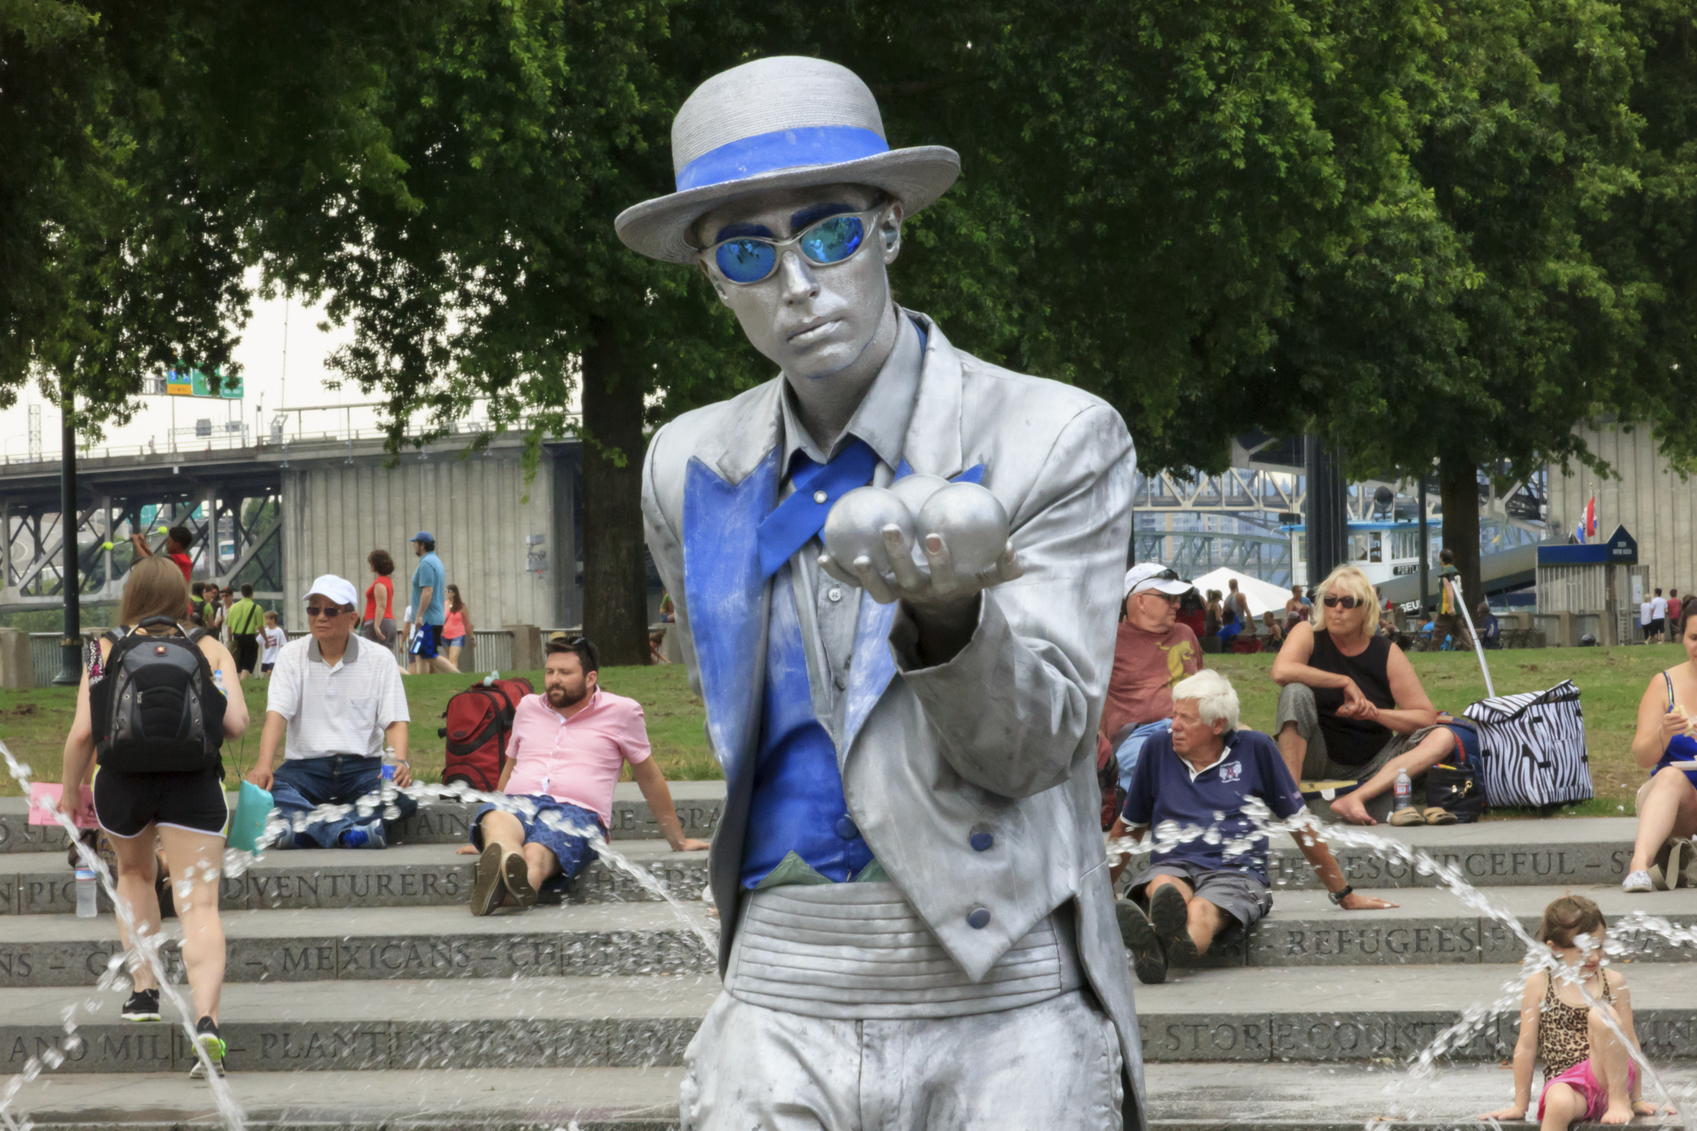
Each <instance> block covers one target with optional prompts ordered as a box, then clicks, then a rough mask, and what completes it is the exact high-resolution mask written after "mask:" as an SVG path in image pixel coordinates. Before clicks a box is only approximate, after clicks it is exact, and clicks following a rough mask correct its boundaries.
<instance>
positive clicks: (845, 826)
mask: <svg viewBox="0 0 1697 1131" xmlns="http://www.w3.org/2000/svg"><path fill="white" fill-rule="evenodd" d="M837 835H838V836H840V837H842V838H843V839H844V840H853V839H854V838H855V837H857V836H859V835H860V826H859V825H856V824H855V823H854V818H853V817H851V816H849V815H848V814H847V813H844V814H843V815H842V816H841V817H838V818H837Z"/></svg>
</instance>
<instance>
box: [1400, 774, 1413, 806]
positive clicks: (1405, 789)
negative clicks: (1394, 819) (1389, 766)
mask: <svg viewBox="0 0 1697 1131" xmlns="http://www.w3.org/2000/svg"><path fill="white" fill-rule="evenodd" d="M1413 793H1414V783H1413V782H1412V781H1409V780H1408V771H1407V770H1398V771H1397V772H1396V807H1397V808H1398V809H1406V808H1408V807H1409V805H1410V804H1412V800H1411V799H1412V795H1413Z"/></svg>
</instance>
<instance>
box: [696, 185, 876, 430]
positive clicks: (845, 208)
mask: <svg viewBox="0 0 1697 1131" xmlns="http://www.w3.org/2000/svg"><path fill="white" fill-rule="evenodd" d="M877 202H878V193H877V191H876V190H875V189H870V188H866V187H863V186H859V185H826V186H820V187H815V188H805V189H791V190H786V191H784V192H777V193H770V194H763V195H761V196H757V197H750V198H748V199H746V200H735V201H730V202H729V203H726V204H723V205H721V206H719V207H718V208H715V209H714V210H713V211H711V212H709V213H707V214H706V215H705V216H703V217H702V218H701V219H700V220H698V221H696V223H695V227H694V229H693V231H692V240H691V242H692V243H694V244H695V246H696V247H711V246H712V245H714V244H716V243H718V242H719V241H721V240H726V239H731V238H733V237H735V236H744V235H746V236H759V237H762V238H765V239H772V240H783V239H788V238H790V237H791V236H794V235H795V234H796V233H797V232H799V231H801V230H802V229H803V228H806V227H807V226H808V225H810V224H814V223H817V222H818V221H820V220H822V219H824V218H825V217H827V216H831V215H835V214H837V213H845V212H865V211H868V210H869V209H872V208H874V207H876V205H877ZM901 220H902V210H901V205H900V204H899V203H897V202H895V201H891V202H890V203H888V204H887V205H886V206H885V207H884V208H883V209H882V210H881V212H880V214H879V216H878V217H877V219H875V221H874V223H873V225H872V228H871V230H869V231H868V232H867V233H866V240H865V243H864V244H863V245H862V246H861V247H860V248H859V249H858V250H856V252H855V253H854V254H853V255H851V256H850V257H849V258H848V259H846V260H844V261H843V262H841V263H836V264H832V265H830V266H825V267H821V266H817V265H815V264H812V263H809V262H808V261H807V260H806V259H804V258H803V257H802V256H801V254H800V253H799V251H797V250H796V248H795V247H794V246H791V247H786V248H782V249H780V251H779V255H778V266H777V269H776V270H775V271H773V272H772V274H771V275H770V276H768V277H767V278H765V279H763V280H761V281H760V282H758V283H751V284H747V285H733V284H731V283H728V282H727V281H726V280H725V279H724V277H723V276H722V275H720V274H719V271H718V268H717V267H716V266H715V265H714V263H713V262H712V261H711V260H710V259H709V258H707V257H705V256H704V257H703V258H702V260H701V261H700V262H701V266H702V269H703V270H704V271H705V272H706V273H707V277H708V278H709V279H710V280H712V282H713V287H714V290H715V291H717V293H718V295H719V301H720V302H723V303H724V304H725V305H726V306H728V307H730V308H731V310H732V312H734V313H735V314H736V316H737V321H738V322H739V323H741V324H742V330H743V333H744V334H746V335H748V340H749V341H750V342H751V343H752V344H753V345H754V348H755V349H757V350H759V351H760V352H761V353H762V354H764V355H765V356H766V357H767V358H769V359H770V360H771V361H772V362H773V363H775V364H776V365H777V366H778V367H779V368H780V369H782V370H783V371H784V374H785V375H786V376H788V377H789V378H790V379H791V381H792V382H793V383H796V384H798V385H800V384H803V383H805V382H808V381H816V380H820V379H823V378H827V377H831V376H834V375H836V374H838V373H842V372H844V371H845V370H850V369H851V368H852V367H854V364H855V362H856V361H858V360H860V359H861V358H862V357H863V355H866V354H868V352H869V351H868V347H869V346H871V345H872V344H873V342H874V339H878V338H881V337H883V336H885V335H887V336H888V338H889V341H890V343H893V342H894V340H895V311H894V307H893V305H892V304H891V300H890V283H889V278H888V276H887V275H886V273H885V268H886V267H887V266H888V265H889V264H891V263H893V262H895V259H896V256H897V254H898V253H899V252H900V251H901ZM881 330H882V331H884V334H882V335H881V334H880V331H881ZM872 352H879V351H876V350H874V351H872ZM882 352H883V353H887V352H888V347H887V346H886V348H885V349H884V350H883V351H882ZM879 361H880V363H881V362H882V356H880V357H879ZM873 372H874V374H875V373H876V369H874V371H873ZM799 391H801V390H800V389H798V392H799ZM856 399H858V397H857V398H856Z"/></svg>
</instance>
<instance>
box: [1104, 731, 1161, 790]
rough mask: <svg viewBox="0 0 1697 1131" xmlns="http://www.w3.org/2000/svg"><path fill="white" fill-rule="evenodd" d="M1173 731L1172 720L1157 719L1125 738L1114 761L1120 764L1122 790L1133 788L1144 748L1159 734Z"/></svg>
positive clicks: (1116, 751)
mask: <svg viewBox="0 0 1697 1131" xmlns="http://www.w3.org/2000/svg"><path fill="white" fill-rule="evenodd" d="M1172 729H1173V721H1172V720H1171V719H1157V720H1156V721H1155V722H1152V723H1144V724H1143V725H1142V726H1140V727H1138V728H1137V729H1136V730H1134V731H1132V732H1131V733H1130V734H1128V735H1126V736H1125V741H1124V742H1121V743H1120V744H1119V748H1118V749H1116V750H1115V751H1114V760H1115V761H1116V762H1118V763H1119V764H1120V788H1121V789H1130V788H1131V775H1132V773H1133V772H1134V771H1135V770H1136V769H1137V763H1138V762H1139V761H1140V760H1141V759H1142V757H1143V746H1144V744H1145V743H1147V742H1148V741H1149V740H1150V739H1151V738H1154V737H1155V736H1156V735H1157V734H1165V733H1167V732H1168V731H1170V730H1172Z"/></svg>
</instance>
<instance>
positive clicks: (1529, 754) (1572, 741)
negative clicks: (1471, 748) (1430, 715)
mask: <svg viewBox="0 0 1697 1131" xmlns="http://www.w3.org/2000/svg"><path fill="white" fill-rule="evenodd" d="M1464 714H1465V715H1466V716H1467V717H1468V718H1470V719H1472V720H1473V721H1474V723H1476V724H1477V725H1478V728H1479V750H1480V754H1481V761H1483V762H1484V770H1485V772H1484V779H1485V798H1486V800H1488V801H1489V802H1490V804H1491V808H1493V809H1496V808H1500V807H1502V806H1520V807H1527V806H1529V807H1537V806H1544V805H1560V804H1564V803H1566V802H1569V801H1584V800H1585V799H1587V798H1589V797H1590V796H1591V792H1592V790H1591V760H1590V758H1589V757H1587V756H1586V753H1585V714H1584V712H1583V711H1581V710H1580V708H1579V688H1577V687H1575V686H1573V681H1572V680H1564V681H1563V682H1562V683H1560V684H1557V685H1556V686H1555V687H1552V688H1550V689H1549V690H1548V691H1524V692H1522V693H1520V694H1519V695H1499V696H1497V697H1496V698H1494V699H1481V700H1479V701H1478V702H1477V703H1474V704H1472V705H1470V706H1469V707H1468V708H1467V710H1466V711H1465V712H1464Z"/></svg>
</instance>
